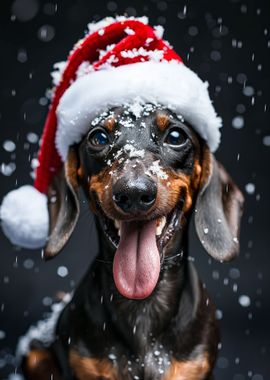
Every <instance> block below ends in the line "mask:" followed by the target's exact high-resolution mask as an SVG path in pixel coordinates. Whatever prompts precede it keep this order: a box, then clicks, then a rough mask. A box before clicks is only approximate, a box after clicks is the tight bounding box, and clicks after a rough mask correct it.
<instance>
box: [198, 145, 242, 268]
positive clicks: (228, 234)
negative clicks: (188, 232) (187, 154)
mask: <svg viewBox="0 0 270 380" xmlns="http://www.w3.org/2000/svg"><path fill="white" fill-rule="evenodd" d="M243 203H244V197H243V195H242V193H241V191H240V190H239V189H238V187H237V186H236V185H235V183H234V182H233V180H232V179H231V178H230V176H229V174H228V173H227V172H226V170H225V169H224V168H223V166H222V165H221V164H219V163H218V162H217V161H216V160H215V158H214V156H213V155H212V154H211V152H210V151H209V149H208V148H207V147H205V148H204V155H203V165H202V177H201V185H200V190H199V194H198V196H197V202H196V209H195V227H196V231H197V234H198V236H199V239H200V241H201V243H202V245H203V247H204V248H205V250H206V251H207V252H208V253H209V255H211V256H212V257H213V258H215V259H216V260H219V261H221V262H222V261H228V260H231V259H233V258H234V257H235V256H236V255H237V254H238V252H239V241H238V238H239V230H240V219H241V216H242V212H243Z"/></svg>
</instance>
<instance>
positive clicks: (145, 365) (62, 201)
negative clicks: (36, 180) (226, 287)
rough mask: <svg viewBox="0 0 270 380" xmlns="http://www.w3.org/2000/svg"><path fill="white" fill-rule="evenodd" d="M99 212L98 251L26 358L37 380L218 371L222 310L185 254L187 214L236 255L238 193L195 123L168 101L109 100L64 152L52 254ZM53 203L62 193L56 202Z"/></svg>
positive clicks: (212, 251) (219, 251)
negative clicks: (50, 335)
mask: <svg viewBox="0 0 270 380" xmlns="http://www.w3.org/2000/svg"><path fill="white" fill-rule="evenodd" d="M79 188H82V189H83V191H84V193H85V195H86V197H87V199H88V201H89V208H90V209H91V211H92V212H93V213H94V218H95V222H96V226H97V231H98V240H99V254H98V256H97V257H96V259H95V260H94V261H93V263H92V264H91V266H90V268H89V270H88V272H87V274H86V275H85V277H84V279H83V280H82V281H81V283H80V285H79V287H78V288H77V289H76V291H75V292H74V294H73V296H72V299H71V300H70V302H69V303H67V305H66V306H65V308H64V309H63V311H62V312H61V314H60V316H59V318H58V320H57V324H56V327H55V337H54V341H53V342H52V343H51V344H50V346H49V347H48V346H45V345H44V344H43V343H42V342H40V341H36V340H33V341H32V342H31V348H30V350H29V352H28V354H27V355H25V356H24V358H23V360H22V368H23V373H24V375H25V378H26V379H29V380H33V379H35V380H36V379H38V380H49V379H53V380H60V379H61V380H62V379H63V380H71V379H76V380H86V379H89V380H90V379H91V380H98V379H99V380H101V379H103V380H128V379H130V380H131V379H137V380H139V379H141V380H143V379H144V380H180V379H181V380H206V379H212V376H213V375H212V370H213V367H214V364H215V360H216V356H217V350H218V343H219V330H218V326H217V322H216V318H215V307H214V305H213V303H212V301H211V300H210V298H209V296H208V294H207V291H206V290H205V288H204V287H203V286H202V283H201V282H200V280H199V279H198V275H197V272H196V270H195V267H194V265H193V263H192V262H191V261H190V260H188V229H189V223H190V220H191V216H192V214H194V220H195V227H196V231H197V234H198V237H199V240H200V242H201V244H202V245H203V247H204V249H205V251H206V252H207V253H208V254H209V255H210V256H211V257H213V258H215V259H216V260H218V261H220V262H223V261H228V260H231V259H233V258H234V257H235V256H236V255H237V253H238V251H239V241H238V238H239V228H240V219H241V215H242V209H243V196H242V193H241V191H240V190H239V189H238V187H237V186H236V185H235V184H234V182H233V180H232V179H231V178H230V176H229V175H228V174H227V172H226V170H225V169H224V168H223V166H222V165H221V164H220V163H218V162H217V161H216V159H215V158H214V156H213V154H212V153H211V152H210V150H209V148H208V146H207V143H206V142H205V141H204V140H203V139H202V138H201V137H200V136H199V135H198V134H197V133H196V132H195V130H194V129H193V128H192V125H190V124H189V123H187V122H186V121H185V120H183V119H182V118H181V117H180V116H179V115H176V114H175V113H174V112H172V111H170V110H169V109H168V108H166V107H163V106H161V105H158V104H155V105H154V104H150V103H149V104H145V105H143V106H142V109H141V111H140V114H139V115H138V112H134V109H133V108H132V106H127V105H126V106H125V105H123V106H121V107H114V108H111V109H109V110H108V111H104V112H103V113H100V114H99V115H98V116H97V117H95V118H94V119H93V120H92V122H91V124H90V126H89V131H88V133H87V134H86V135H85V136H84V138H83V139H82V141H81V142H80V143H79V144H75V145H73V146H71V147H70V148H69V152H68V157H67V160H66V162H65V167H64V169H63V170H62V172H61V173H59V175H58V176H57V178H56V179H55V180H54V182H53V184H52V186H51V188H50V195H51V196H53V197H54V201H53V202H51V204H50V205H49V208H50V230H51V233H50V237H49V240H48V242H47V246H46V249H45V252H44V256H45V259H50V258H52V257H54V256H55V255H57V254H58V252H59V251H61V250H62V248H63V247H64V245H65V243H66V242H67V241H68V239H69V237H70V235H71V234H72V231H73V229H74V227H75V225H76V222H77V220H78V217H79V212H80V210H79V208H80V204H79V196H78V191H79ZM55 199H56V201H55Z"/></svg>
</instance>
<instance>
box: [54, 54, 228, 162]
mask: <svg viewBox="0 0 270 380" xmlns="http://www.w3.org/2000/svg"><path fill="white" fill-rule="evenodd" d="M82 94H83V96H82ZM134 98H136V100H137V101H138V98H139V101H140V103H141V104H144V103H153V104H162V105H163V106H165V107H168V108H169V109H170V110H172V111H173V112H176V113H180V114H181V115H182V116H183V117H184V119H185V120H186V121H188V122H189V123H190V124H191V125H192V126H193V128H194V129H195V130H196V131H197V132H198V134H199V135H200V136H201V137H202V138H203V139H204V140H205V141H206V142H207V144H208V146H209V148H210V149H211V151H215V150H216V149H217V147H218V145H219V141H220V131H219V128H220V127H221V118H220V117H218V116H217V115H216V112H215V110H214V107H213V105H212V102H211V100H210V97H209V93H208V83H207V82H203V81H202V80H201V79H200V78H199V77H198V75H197V74H195V73H194V72H193V71H191V70H190V69H189V68H187V67H186V66H185V65H184V64H182V63H179V62H176V61H170V62H155V61H149V62H140V63H134V64H131V65H125V66H120V67H109V68H108V67H106V70H100V71H96V72H91V73H90V74H89V75H86V76H84V77H80V78H78V79H77V80H76V81H75V82H74V83H73V84H72V85H71V86H70V88H68V90H67V91H66V92H65V93H64V95H63V97H62V98H61V100H60V103H59V105H58V108H57V118H58V130H57V134H56V147H57V149H58V152H59V154H60V156H61V157H62V159H63V161H64V160H65V159H66V156H67V152H68V147H69V146H70V145H72V144H74V143H78V142H80V141H81V139H82V137H83V136H84V135H85V134H86V133H87V131H88V128H89V125H90V122H91V120H92V119H93V118H94V117H96V116H97V114H98V113H100V112H103V111H104V109H108V108H110V107H113V106H122V105H124V104H132V102H133V100H134Z"/></svg>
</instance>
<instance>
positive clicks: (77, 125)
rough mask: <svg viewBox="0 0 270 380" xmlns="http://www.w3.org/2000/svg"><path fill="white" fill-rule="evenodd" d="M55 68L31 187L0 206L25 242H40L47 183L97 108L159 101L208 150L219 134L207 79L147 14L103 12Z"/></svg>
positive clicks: (9, 232) (10, 231)
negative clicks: (186, 61) (152, 24)
mask: <svg viewBox="0 0 270 380" xmlns="http://www.w3.org/2000/svg"><path fill="white" fill-rule="evenodd" d="M57 67H58V72H55V73H53V78H54V84H55V87H54V89H53V95H52V102H51V106H50V109H49V112H48V115H47V119H46V123H45V127H44V132H43V135H42V144H41V146H40V150H39V154H38V161H39V166H38V167H37V169H36V178H35V183H34V187H32V186H28V185H27V186H23V187H21V188H19V189H16V190H13V191H11V192H10V193H8V194H7V195H6V196H5V197H4V199H3V203H2V205H1V209H0V217H1V220H2V228H3V231H4V233H5V234H6V236H7V237H8V238H9V239H10V241H11V242H12V243H13V244H17V245H20V246H23V247H26V248H38V247H42V246H44V245H45V243H46V239H47V235H48V231H49V216H48V210H47V195H46V194H47V192H48V188H49V185H50V184H51V182H52V179H53V177H54V176H55V175H56V173H57V172H58V171H59V170H60V169H61V167H62V165H63V162H64V161H65V159H66V157H67V152H68V148H69V146H71V145H72V144H74V143H78V142H80V141H81V139H82V138H83V136H84V135H85V134H86V133H87V131H88V128H89V122H90V121H91V120H92V119H93V118H94V117H95V116H96V115H97V114H98V113H100V112H101V111H104V110H106V109H108V108H110V107H112V106H117V105H123V104H131V103H133V102H134V100H135V99H136V102H138V103H141V104H145V103H153V104H161V105H164V106H166V107H168V108H169V109H171V110H172V111H174V112H176V113H177V114H180V115H181V116H182V117H183V118H184V119H185V120H187V121H188V122H189V123H190V124H191V125H192V126H193V128H194V129H195V130H196V131H197V133H198V134H199V135H200V136H201V137H202V138H203V139H204V140H205V141H206V142H207V144H208V146H209V148H210V150H211V151H215V150H216V149H217V147H218V145H219V140H220V132H219V128H220V127H221V119H220V118H219V117H217V115H216V112H215V110H214V108H213V105H212V103H211V100H210V98H209V94H208V89H207V88H208V83H207V82H203V81H202V80H201V79H200V78H199V77H198V76H197V75H196V74H195V73H194V72H193V71H191V70H190V69H189V68H187V67H186V66H185V65H184V64H183V62H182V59H181V58H180V57H179V55H177V53H176V52H175V51H174V50H173V49H172V47H171V46H170V45H169V44H168V42H166V41H164V40H163V39H162V28H161V27H156V28H152V27H150V26H149V25H148V20H147V18H146V17H143V18H125V17H118V18H116V19H113V18H106V19H104V20H102V21H100V22H98V23H96V24H90V25H89V33H88V34H87V35H86V36H85V37H84V38H83V39H82V40H80V41H79V42H78V43H77V44H76V45H75V47H74V48H73V50H72V51H71V52H70V54H69V57H68V59H67V61H66V62H64V63H61V64H58V65H57ZM27 200H31V201H30V202H29V201H27Z"/></svg>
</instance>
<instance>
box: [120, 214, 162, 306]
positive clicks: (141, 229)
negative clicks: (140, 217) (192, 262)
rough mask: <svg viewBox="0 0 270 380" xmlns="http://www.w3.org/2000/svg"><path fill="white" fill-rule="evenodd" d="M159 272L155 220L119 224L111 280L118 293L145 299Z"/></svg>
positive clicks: (151, 290)
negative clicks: (118, 240)
mask: <svg viewBox="0 0 270 380" xmlns="http://www.w3.org/2000/svg"><path fill="white" fill-rule="evenodd" d="M159 272H160V258H159V252H158V248H157V244H156V221H150V222H144V223H142V224H138V223H135V222H122V223H121V238H120V243H119V247H118V249H117V251H116V254H115V256H114V261H113V277H114V282H115V285H116V287H117V289H118V291H119V293H121V294H122V295H123V296H124V297H127V298H132V299H142V298H146V297H148V296H149V295H150V294H151V293H152V292H153V290H154V288H155V286H156V284H157V280H158V277H159Z"/></svg>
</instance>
